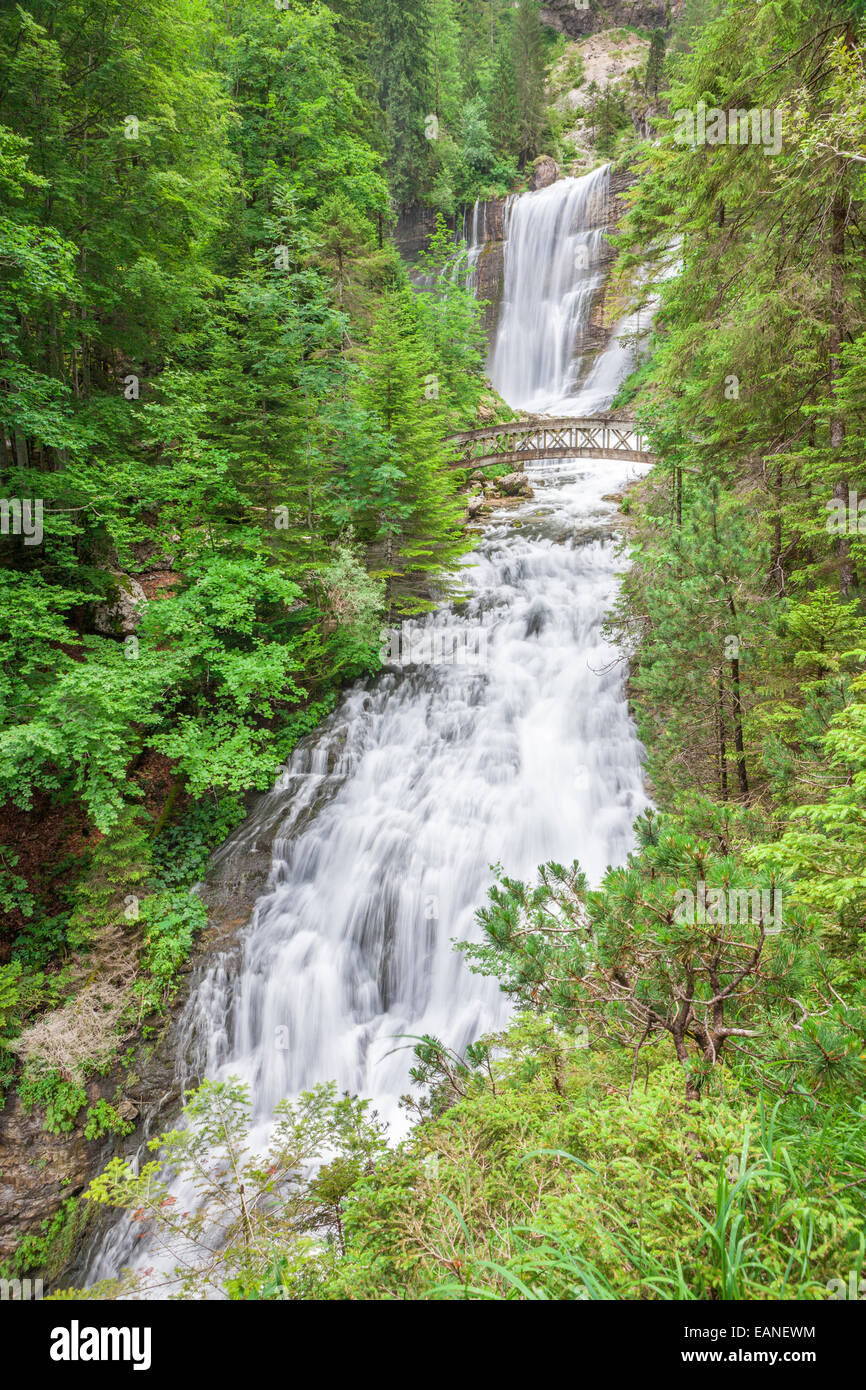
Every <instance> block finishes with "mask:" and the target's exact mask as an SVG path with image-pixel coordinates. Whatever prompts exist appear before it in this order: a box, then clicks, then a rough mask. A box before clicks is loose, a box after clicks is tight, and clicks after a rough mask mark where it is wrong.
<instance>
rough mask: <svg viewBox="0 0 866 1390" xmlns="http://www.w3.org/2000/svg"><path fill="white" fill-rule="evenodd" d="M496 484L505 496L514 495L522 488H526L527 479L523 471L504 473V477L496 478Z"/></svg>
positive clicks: (527, 484) (521, 490) (527, 486)
mask: <svg viewBox="0 0 866 1390" xmlns="http://www.w3.org/2000/svg"><path fill="white" fill-rule="evenodd" d="M496 486H497V488H498V489H499V491H500V492H504V493H505V496H506V497H516V496H517V494H518V493H520V492H523V490H524V488H526V489H527V490H528V488H529V479H528V478H527V476H526V474H525V473H506V475H505V477H504V478H497V479H496Z"/></svg>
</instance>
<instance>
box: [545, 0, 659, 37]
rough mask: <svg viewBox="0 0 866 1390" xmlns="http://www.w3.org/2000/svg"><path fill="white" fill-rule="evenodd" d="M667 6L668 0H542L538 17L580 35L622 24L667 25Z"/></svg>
mask: <svg viewBox="0 0 866 1390" xmlns="http://www.w3.org/2000/svg"><path fill="white" fill-rule="evenodd" d="M670 9H671V6H670V5H669V4H668V3H667V0H587V2H586V3H584V0H544V3H543V4H542V6H541V17H542V19H543V20H544V21H545V23H546V24H550V25H551V26H552V28H554V29H559V30H560V32H561V33H563V34H568V36H569V38H572V39H580V38H584V37H585V35H587V34H596V33H598V31H599V29H613V28H617V27H619V26H622V25H631V26H632V27H633V28H637V29H666V28H667V26H668V23H669V11H670Z"/></svg>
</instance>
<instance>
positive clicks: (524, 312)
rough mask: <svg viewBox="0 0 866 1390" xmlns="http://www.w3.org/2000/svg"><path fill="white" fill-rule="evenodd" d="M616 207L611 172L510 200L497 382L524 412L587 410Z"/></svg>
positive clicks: (493, 371)
mask: <svg viewBox="0 0 866 1390" xmlns="http://www.w3.org/2000/svg"><path fill="white" fill-rule="evenodd" d="M609 201H610V166H609V165H603V166H602V167H601V168H600V169H596V170H595V171H594V172H593V173H591V174H587V175H586V176H585V177H584V178H581V179H563V180H561V181H560V182H558V183H554V184H551V185H550V187H549V188H544V189H541V190H540V191H539V192H537V193H525V194H523V195H522V196H521V197H514V198H511V199H509V202H508V206H507V208H506V211H505V238H506V241H505V281H504V285H503V290H502V305H501V308H500V312H499V328H498V332H497V336H496V346H495V349H494V352H493V356H492V359H491V363H490V376H491V380H492V382H493V384H494V386H495V387H496V389H497V391H498V392H499V394H500V395H501V396H502V397H503V398H504V399H505V400H506V401H508V403H509V405H512V406H514V407H515V408H517V409H520V410H528V411H533V412H535V411H554V410H556V411H558V413H560V414H572V415H577V414H580V413H582V410H583V409H584V407H582V406H581V403H580V401H579V399H578V398H577V397H576V395H575V391H576V384H577V382H578V380H579V377H580V371H581V364H582V362H583V360H584V353H583V350H582V349H583V347H584V335H585V331H586V328H587V325H588V322H589V314H590V310H591V307H592V302H593V299H594V298H595V295H596V293H597V291H598V290H599V289H600V288H601V286H602V284H603V283H604V271H603V268H602V265H601V253H602V248H603V246H604V233H605V230H606V227H607V222H608V210H609ZM612 394H613V393H611V396H612Z"/></svg>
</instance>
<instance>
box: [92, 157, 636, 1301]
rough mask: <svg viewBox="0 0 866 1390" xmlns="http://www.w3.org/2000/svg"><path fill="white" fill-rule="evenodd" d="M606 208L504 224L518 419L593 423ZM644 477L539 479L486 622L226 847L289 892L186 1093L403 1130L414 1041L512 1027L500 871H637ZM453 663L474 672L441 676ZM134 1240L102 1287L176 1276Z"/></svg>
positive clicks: (439, 646)
mask: <svg viewBox="0 0 866 1390" xmlns="http://www.w3.org/2000/svg"><path fill="white" fill-rule="evenodd" d="M606 188H607V173H606V171H604V170H602V171H600V172H598V173H594V174H591V175H589V176H588V177H587V178H585V179H581V180H565V181H563V182H561V183H557V184H555V185H553V187H551V188H549V189H546V190H544V191H543V192H542V193H534V194H528V195H525V196H524V197H522V198H519V199H517V200H516V201H514V203H513V204H512V206H511V208H510V210H509V218H508V242H507V246H506V252H505V275H506V304H505V308H504V314H503V318H502V322H501V327H500V330H499V336H498V340H497V344H496V352H495V354H494V376H495V379H496V381H497V383H498V385H499V388H500V390H501V391H502V392H503V393H504V394H505V395H506V397H507V398H508V399H510V400H511V401H512V402H513V403H514V404H516V405H525V404H526V403H527V402H529V401H533V402H538V401H539V400H540V399H546V400H547V401H548V402H549V401H558V400H560V399H561V397H562V395H563V393H567V392H568V391H569V390H574V396H573V403H574V413H576V414H579V413H582V411H583V410H585V409H586V407H585V406H583V405H582V403H581V396H580V393H579V391H577V390H576V388H574V380H573V370H574V363H573V362H572V360H571V358H570V355H569V342H570V341H571V339H572V338H573V335H574V329H575V326H576V325H578V326H579V322H580V316H581V315H586V314H588V312H589V306H590V299H591V293H590V289H589V284H590V282H592V283H595V282H596V281H597V280H599V278H600V277H599V275H598V274H597V273H596V272H594V271H593V270H592V269H591V263H590V271H589V274H587V271H586V268H585V266H584V265H583V264H582V261H583V260H584V259H585V258H583V257H576V256H575V247H577V246H580V245H588V246H590V247H593V246H595V247H596V248H597V246H598V241H597V240H596V236H597V229H595V230H587V229H586V228H583V229H581V227H580V224H579V218H580V216H581V215H584V216H585V217H586V220H587V221H590V220H597V218H598V216H599V214H598V210H597V200H598V199H606ZM600 235H601V233H600V231H598V237H599V238H600ZM596 287H597V286H596ZM608 358H609V360H608V366H607V368H605V354H603V355H602V356H601V357H600V358H599V359H598V360H597V361H596V363H595V366H594V368H593V375H594V378H595V385H594V386H593V389H592V394H593V399H598V400H601V399H602V396H603V395H604V391H605V390H607V399H606V400H605V401H604V402H603V404H607V403H609V400H610V398H611V396H612V394H613V391H614V390H615V387H616V384H617V381H618V379H619V377H620V376H621V374H622V362H621V360H620V353H619V349H618V348H617V346H616V345H614V347H613V349H612V352H611V354H610V355H608ZM606 372H607V385H606V386H605V373H606ZM635 471H636V470H635V465H633V464H632V465H628V464H625V463H616V462H613V461H610V460H577V459H576V460H572V461H567V462H565V463H557V464H552V463H551V464H547V465H543V466H540V467H538V468H537V469H534V470H533V476H532V485H533V487H534V489H535V492H536V495H535V498H534V500H532V501H527V502H526V503H524V504H522V505H521V506H520V507H519V508H517V509H516V510H511V511H509V512H508V513H506V514H502V515H500V517H497V518H494V519H493V520H492V522H491V523H490V524H489V525H488V526H487V527H486V529H485V531H484V534H483V537H482V538H481V540H480V543H479V545H478V547H477V549H476V550H475V551H474V552H473V554H472V555H471V556H470V557H469V559H468V568H467V570H466V574H465V583H466V587H467V588H468V589H469V590H470V592H471V597H470V599H469V601H468V602H467V603H466V604H465V605H464V606H462V607H461V608H459V609H457V610H454V609H452V608H450V607H448V608H443V609H441V610H440V611H439V612H437V613H435V614H433V615H431V616H430V617H429V618H427V619H425V620H423V621H421V622H418V623H413V624H411V625H408V626H407V628H406V630H404V634H403V652H404V655H405V651H406V646H407V644H409V646H410V653H409V654H410V662H409V664H405V663H404V664H403V665H401V666H399V667H397V668H396V669H392V670H389V671H387V672H385V673H384V674H382V675H381V676H380V677H378V678H377V679H376V680H375V681H373V682H372V683H371V684H370V685H369V687H367V686H364V685H359V686H356V687H355V688H353V689H352V690H350V691H349V692H348V693H347V694H346V695H345V697H344V699H343V700H342V702H341V704H340V706H339V708H338V710H337V711H336V712H335V714H334V715H332V716H331V718H330V719H329V720H328V721H327V723H326V725H325V726H324V728H323V729H322V730H320V731H319V733H318V734H317V735H316V736H315V737H314V738H313V739H312V740H310V741H308V742H307V745H306V746H305V747H304V748H302V749H298V750H297V751H296V753H295V755H294V756H293V758H292V760H291V763H290V765H289V766H288V768H287V769H286V771H285V772H284V774H283V775H282V777H281V778H280V781H279V783H278V784H277V787H276V788H275V790H274V791H273V792H272V793H271V794H270V795H269V797H268V798H267V799H266V801H265V803H264V805H263V807H262V808H261V810H260V813H259V815H258V817H254V818H253V819H252V820H251V821H250V822H248V823H247V824H246V825H245V826H244V827H242V828H241V830H240V831H239V832H237V834H236V835H235V836H234V837H232V839H231V840H230V841H229V842H228V843H227V845H226V846H225V847H224V849H223V851H222V855H223V857H225V856H229V857H231V856H234V857H235V859H236V860H237V861H238V863H239V864H241V863H242V862H243V859H244V856H245V855H247V856H248V855H249V853H250V847H251V846H252V845H253V844H255V843H256V842H260V841H261V839H262V838H263V837H264V836H266V835H267V836H273V840H272V871H271V878H270V882H269V885H268V888H267V891H266V892H265V893H264V895H263V896H262V897H261V898H260V899H259V901H258V903H257V904H256V908H255V911H254V913H253V916H252V920H251V922H250V924H249V926H248V927H247V928H246V929H245V931H244V933H243V934H242V938H241V943H240V959H239V961H238V962H237V968H236V969H235V970H231V969H229V968H228V967H227V956H226V957H224V958H220V959H218V960H217V962H216V964H212V965H211V966H210V967H209V968H208V970H207V972H206V973H205V974H204V976H203V978H202V979H201V980H200V982H199V984H198V986H197V988H196V989H195V990H194V992H193V994H192V996H191V998H190V1001H189V1004H188V1006H187V1009H186V1014H185V1019H184V1021H183V1035H184V1044H183V1047H182V1048H181V1052H182V1053H183V1055H184V1057H186V1058H187V1060H186V1061H183V1060H179V1063H178V1065H179V1068H180V1069H181V1072H182V1074H183V1075H184V1079H185V1075H186V1073H185V1069H186V1068H189V1067H190V1065H192V1067H193V1072H194V1073H195V1072H197V1073H198V1074H208V1075H211V1076H215V1075H216V1076H229V1075H240V1076H241V1077H243V1078H244V1079H245V1080H246V1081H247V1082H249V1084H250V1089H251V1094H252V1096H253V1097H254V1101H255V1107H256V1113H257V1116H258V1119H259V1121H260V1123H261V1126H262V1137H264V1135H265V1134H266V1126H267V1121H268V1118H269V1116H270V1114H271V1112H272V1110H273V1107H274V1105H275V1104H276V1102H277V1101H278V1100H279V1099H280V1098H281V1097H283V1096H286V1095H293V1094H296V1093H297V1092H299V1091H300V1090H301V1089H303V1088H305V1087H308V1086H310V1085H311V1084H313V1083H315V1082H318V1081H325V1080H331V1079H333V1080H336V1081H337V1083H338V1085H339V1086H340V1087H341V1088H342V1089H345V1090H348V1091H353V1092H360V1093H361V1094H364V1095H368V1096H372V1097H374V1099H375V1102H376V1105H377V1108H378V1110H379V1113H380V1115H381V1116H382V1117H383V1118H385V1119H387V1120H389V1121H391V1122H392V1123H393V1124H394V1126H395V1127H396V1128H397V1129H399V1128H400V1125H401V1112H400V1111H399V1109H398V1098H399V1096H400V1095H401V1093H402V1092H403V1091H404V1090H405V1089H406V1085H407V1072H408V1066H409V1062H408V1060H407V1058H408V1054H407V1051H406V1050H405V1047H401V1041H402V1040H401V1039H400V1038H399V1037H398V1036H397V1035H401V1034H403V1035H406V1034H410V1035H416V1036H417V1035H419V1034H422V1033H433V1034H435V1035H436V1036H438V1037H440V1038H441V1039H442V1040H443V1041H444V1042H446V1043H447V1044H448V1045H449V1046H451V1047H453V1048H455V1049H457V1050H460V1049H462V1048H464V1047H465V1046H466V1044H467V1043H469V1042H470V1041H472V1040H473V1039H475V1038H477V1037H478V1036H479V1035H480V1034H481V1033H483V1032H485V1031H489V1030H491V1029H496V1028H498V1027H501V1026H502V1025H503V1024H504V1023H505V1021H506V1019H507V1016H508V1006H507V1002H506V1000H505V997H504V996H503V995H502V994H501V993H500V992H499V991H498V989H497V987H496V985H495V983H494V982H492V981H490V980H484V979H481V978H480V977H478V976H476V975H473V974H471V973H470V971H469V970H468V968H467V967H466V965H465V963H464V961H463V959H462V957H461V956H460V955H459V953H457V952H455V951H454V950H453V949H452V946H451V942H452V939H453V938H455V937H456V938H458V939H459V938H467V937H473V936H477V929H476V927H475V923H474V914H475V912H476V910H477V909H478V907H479V906H481V905H482V904H483V903H484V902H485V899H486V890H487V888H488V887H489V885H490V884H491V882H492V881H493V876H494V875H493V871H492V868H491V866H492V865H493V864H495V863H501V864H502V865H503V866H504V867H505V869H506V871H507V872H508V874H509V875H510V876H515V877H521V876H523V877H533V876H534V873H535V869H536V867H537V865H538V864H539V863H541V862H543V861H544V860H547V859H556V860H559V861H560V862H570V860H571V859H572V858H574V857H577V858H579V859H580V861H581V864H582V865H583V867H584V868H585V869H586V871H587V872H588V874H589V877H590V879H591V880H592V881H595V882H597V881H598V880H599V879H600V877H601V876H602V874H603V872H604V869H605V867H606V866H607V865H608V864H611V863H617V862H621V861H622V860H623V859H624V857H625V855H626V854H627V852H628V850H629V848H630V846H631V843H632V822H633V820H634V818H635V817H636V816H637V815H638V814H639V813H640V812H641V810H643V809H644V807H645V806H646V804H647V800H646V796H645V792H644V788H643V779H642V768H641V749H640V745H639V743H638V740H637V737H636V734H635V730H634V727H633V724H632V722H631V720H630V718H629V714H628V710H627V706H626V701H625V696H624V692H623V678H622V677H623V673H622V667H621V664H620V663H618V661H617V659H616V653H615V652H613V651H612V650H611V649H610V647H609V646H608V645H607V643H606V642H605V640H604V638H603V636H602V622H603V619H604V615H605V613H606V612H607V610H608V609H609V608H610V606H611V603H612V601H613V598H614V596H615V592H616V582H617V581H616V563H615V554H614V545H613V541H612V538H611V525H612V521H613V517H614V513H615V507H614V505H613V504H611V503H610V502H608V501H606V500H604V497H605V494H609V493H612V492H616V491H618V490H620V489H621V488H622V487H623V486H624V484H625V483H626V482H627V480H628V476H629V473H630V472H631V473H632V474H634V472H635ZM438 638H442V639H443V640H442V641H441V642H440V641H438V640H433V639H438ZM450 652H453V653H454V654H455V655H457V656H458V657H459V656H461V655H462V656H463V657H464V660H462V661H461V660H451V661H449V660H447V659H446V660H440V661H436V660H432V661H431V660H430V655H431V653H432V654H433V655H434V656H435V655H436V654H437V653H440V654H443V653H444V655H445V656H446V657H447V655H448V654H449V653H450ZM413 657H414V660H412V659H411V658H413ZM310 808H313V809H312V810H311V809H310ZM275 826H276V830H275V831H274V827H275ZM190 1057H192V1059H193V1061H192V1063H190V1061H189V1058H190ZM188 1199H189V1194H181V1200H182V1201H183V1200H188ZM132 1241H133V1233H132V1231H131V1228H130V1224H129V1222H128V1221H126V1220H122V1221H120V1222H118V1223H117V1224H116V1225H115V1226H114V1227H113V1229H112V1230H111V1231H109V1233H108V1235H107V1237H106V1239H105V1240H104V1241H103V1243H102V1246H101V1249H100V1251H99V1252H98V1254H97V1256H96V1258H95V1259H94V1260H93V1261H92V1263H91V1267H90V1271H89V1277H90V1279H91V1280H93V1279H96V1278H102V1277H106V1276H108V1275H111V1274H116V1273H118V1272H119V1270H120V1268H122V1267H123V1266H124V1265H128V1264H132V1265H133V1266H134V1267H135V1266H136V1265H138V1266H141V1265H142V1264H144V1263H145V1262H146V1263H148V1264H150V1265H154V1264H157V1265H158V1264H159V1261H158V1260H155V1259H154V1256H153V1254H152V1253H151V1254H148V1255H146V1256H143V1257H141V1258H139V1259H138V1260H136V1259H131V1258H130V1256H131V1252H132V1249H133V1245H132ZM163 1267H165V1262H163Z"/></svg>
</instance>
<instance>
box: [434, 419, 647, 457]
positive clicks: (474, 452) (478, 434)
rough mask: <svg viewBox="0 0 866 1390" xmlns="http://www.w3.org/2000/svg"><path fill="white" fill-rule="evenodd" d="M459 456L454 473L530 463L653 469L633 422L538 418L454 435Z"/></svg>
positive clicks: (453, 441) (624, 420)
mask: <svg viewBox="0 0 866 1390" xmlns="http://www.w3.org/2000/svg"><path fill="white" fill-rule="evenodd" d="M451 441H452V443H454V444H455V445H456V446H457V447H458V449H459V450H460V459H459V461H458V462H457V463H455V464H454V465H453V466H454V467H455V468H473V469H474V468H483V467H484V466H485V464H490V463H529V462H531V461H532V460H536V461H538V460H541V459H571V458H585V459H628V460H630V461H631V462H633V463H649V462H650V461H651V460H650V455H649V453H648V452H647V450H646V442H645V439H644V436H643V435H642V434H641V432H640V431H639V429H638V427H637V425H636V423H635V421H634V420H628V419H621V418H618V419H612V418H610V417H609V416H606V415H593V416H590V417H587V418H586V419H581V418H579V417H577V416H571V415H566V416H563V417H562V418H560V419H554V418H553V417H551V416H549V415H536V416H533V417H531V418H530V419H528V420H511V421H509V422H508V424H506V425H488V426H487V427H486V428H485V429H482V430H468V431H466V432H465V433H463V434H454V435H452V436H451Z"/></svg>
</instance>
